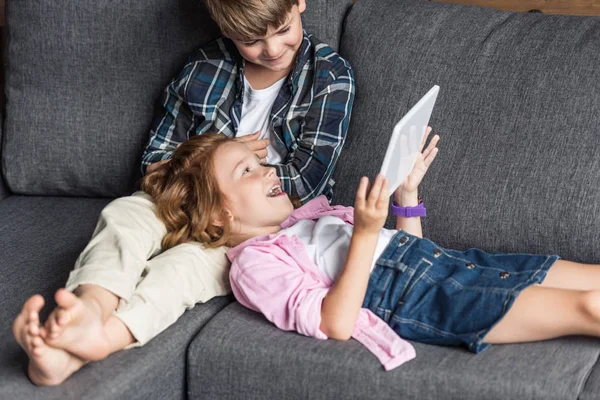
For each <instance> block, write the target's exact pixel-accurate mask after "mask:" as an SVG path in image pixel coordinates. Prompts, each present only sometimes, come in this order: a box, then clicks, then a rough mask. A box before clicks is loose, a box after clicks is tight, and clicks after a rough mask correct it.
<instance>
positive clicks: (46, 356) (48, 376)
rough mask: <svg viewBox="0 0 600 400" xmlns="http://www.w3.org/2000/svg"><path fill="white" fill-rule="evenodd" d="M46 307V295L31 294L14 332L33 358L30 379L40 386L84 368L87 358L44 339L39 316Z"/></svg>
mask: <svg viewBox="0 0 600 400" xmlns="http://www.w3.org/2000/svg"><path fill="white" fill-rule="evenodd" d="M43 306H44V298H43V297H42V296H40V295H35V296H33V297H30V298H29V300H27V301H26V302H25V304H24V305H23V309H22V310H21V313H20V314H19V315H18V316H17V318H16V319H15V322H14V323H13V334H14V336H15V339H16V340H17V342H18V343H19V345H20V346H21V347H22V348H23V350H25V352H26V353H27V356H28V357H29V367H28V375H29V379H31V381H32V382H33V383H34V384H36V385H38V386H44V385H58V384H60V383H62V382H63V381H64V380H65V379H67V378H68V377H69V376H71V375H72V374H73V372H75V371H77V370H78V369H79V368H81V366H82V365H83V364H84V361H83V360H81V359H80V358H77V357H75V356H73V355H72V354H69V353H68V352H66V351H64V350H61V349H55V348H52V347H50V346H48V345H47V344H46V343H45V342H44V340H43V339H42V337H41V336H40V334H41V333H42V332H43V329H44V328H41V327H40V318H39V312H40V310H41V309H42V307H43Z"/></svg>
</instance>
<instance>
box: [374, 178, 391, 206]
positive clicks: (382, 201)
mask: <svg viewBox="0 0 600 400" xmlns="http://www.w3.org/2000/svg"><path fill="white" fill-rule="evenodd" d="M389 204H390V182H389V181H388V180H387V179H384V180H383V187H382V188H381V193H379V198H378V199H377V204H376V205H375V206H376V207H377V208H378V209H382V208H385V209H387V208H388V206H389Z"/></svg>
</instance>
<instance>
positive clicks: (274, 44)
mask: <svg viewBox="0 0 600 400" xmlns="http://www.w3.org/2000/svg"><path fill="white" fill-rule="evenodd" d="M280 54H281V45H280V43H279V41H278V40H277V38H270V39H269V40H267V42H266V46H265V57H266V58H276V57H278V56H279V55H280Z"/></svg>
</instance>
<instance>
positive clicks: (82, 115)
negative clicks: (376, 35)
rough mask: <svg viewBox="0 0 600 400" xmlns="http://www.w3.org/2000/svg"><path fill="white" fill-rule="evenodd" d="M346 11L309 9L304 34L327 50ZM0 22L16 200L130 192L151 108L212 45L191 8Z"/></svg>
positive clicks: (78, 9)
mask: <svg viewBox="0 0 600 400" xmlns="http://www.w3.org/2000/svg"><path fill="white" fill-rule="evenodd" d="M349 2H350V0H335V1H331V0H328V1H325V0H318V1H314V2H309V4H308V8H307V11H306V12H305V13H304V14H303V18H304V20H305V21H307V23H306V25H307V28H308V29H312V30H313V33H315V34H316V35H317V36H318V37H320V39H321V40H323V41H326V42H329V43H331V44H333V45H334V46H335V47H336V48H337V44H338V43H339V37H340V32H341V26H342V20H343V17H344V15H345V12H346V9H347V7H348V5H349ZM7 21H8V30H9V38H10V40H9V45H8V67H7V88H6V90H7V97H8V103H7V112H6V125H5V128H6V129H5V135H6V137H5V141H4V144H5V146H4V149H3V154H2V159H3V160H2V161H3V163H4V167H5V169H4V174H5V178H6V182H7V183H8V185H9V187H10V189H11V191H12V192H14V193H19V194H35V195H83V196H118V195H122V194H125V193H127V192H128V191H130V190H132V188H133V187H134V184H135V182H136V181H137V180H138V178H139V176H140V167H139V165H140V159H141V153H142V151H143V147H144V146H145V144H146V142H147V140H148V132H149V128H150V123H151V120H152V115H153V111H154V104H155V101H156V99H157V98H158V97H159V95H160V94H161V92H162V90H163V89H164V88H165V87H166V85H167V84H168V83H169V81H170V79H172V78H173V77H174V76H175V75H176V74H177V73H178V71H179V69H180V68H182V67H183V63H184V62H185V58H186V56H187V55H188V54H189V53H191V52H192V51H193V50H194V49H196V48H198V47H199V46H200V45H202V44H205V43H207V42H209V41H210V40H213V39H214V38H216V37H217V36H218V30H217V28H216V26H215V25H214V23H213V22H212V21H211V20H210V18H209V16H208V14H207V13H206V11H205V9H204V7H203V5H202V2H201V1H198V0H177V1H173V0H144V1H131V0H125V1H109V0H78V1H67V0H22V1H18V2H8V4H7Z"/></svg>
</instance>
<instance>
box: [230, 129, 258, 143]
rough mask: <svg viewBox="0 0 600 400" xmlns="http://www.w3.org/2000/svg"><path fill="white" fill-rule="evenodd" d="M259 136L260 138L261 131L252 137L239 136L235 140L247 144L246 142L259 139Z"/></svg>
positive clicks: (251, 135)
mask: <svg viewBox="0 0 600 400" xmlns="http://www.w3.org/2000/svg"><path fill="white" fill-rule="evenodd" d="M259 136H260V131H258V132H254V133H252V134H250V135H244V136H238V137H236V138H235V140H237V141H238V142H241V143H246V142H251V141H253V140H256V139H258V138H259Z"/></svg>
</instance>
